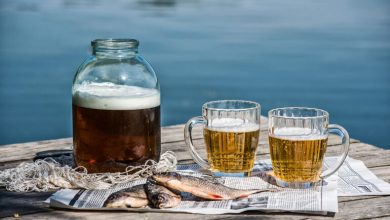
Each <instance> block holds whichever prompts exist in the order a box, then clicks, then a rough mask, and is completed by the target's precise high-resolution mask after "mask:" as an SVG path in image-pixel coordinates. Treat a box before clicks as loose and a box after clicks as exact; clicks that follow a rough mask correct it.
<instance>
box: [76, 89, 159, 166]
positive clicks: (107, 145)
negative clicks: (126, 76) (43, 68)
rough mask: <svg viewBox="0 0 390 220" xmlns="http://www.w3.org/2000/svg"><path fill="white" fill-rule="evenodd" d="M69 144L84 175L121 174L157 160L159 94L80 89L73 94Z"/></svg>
mask: <svg viewBox="0 0 390 220" xmlns="http://www.w3.org/2000/svg"><path fill="white" fill-rule="evenodd" d="M131 94H137V95H135V96H134V95H131ZM73 144H74V158H75V162H76V164H77V165H78V166H84V167H86V168H87V170H88V172H123V171H125V168H126V167H127V166H129V165H141V164H144V163H145V161H146V160H148V159H153V160H156V161H158V159H159V157H160V150H161V147H160V145H161V136H160V94H159V92H158V91H157V90H152V89H150V90H148V89H144V88H139V87H130V86H118V88H115V87H113V86H109V87H107V88H106V86H105V85H98V84H95V85H89V86H85V85H83V86H80V88H78V89H76V92H75V93H74V94H73Z"/></svg>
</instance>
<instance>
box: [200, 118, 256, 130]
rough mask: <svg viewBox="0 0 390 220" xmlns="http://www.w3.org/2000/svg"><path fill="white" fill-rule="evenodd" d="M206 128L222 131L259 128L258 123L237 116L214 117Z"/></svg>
mask: <svg viewBox="0 0 390 220" xmlns="http://www.w3.org/2000/svg"><path fill="white" fill-rule="evenodd" d="M207 128H208V129H209V130H212V131H222V132H249V131H257V130H259V129H260V125H259V124H256V123H253V122H248V120H243V119H239V118H216V119H213V120H211V123H210V124H209V125H208V127H207Z"/></svg>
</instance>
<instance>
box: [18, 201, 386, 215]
mask: <svg viewBox="0 0 390 220" xmlns="http://www.w3.org/2000/svg"><path fill="white" fill-rule="evenodd" d="M389 207H390V199H389V197H388V196H382V197H372V198H367V199H364V200H354V201H346V202H340V203H339V212H338V213H336V214H335V216H316V215H304V214H294V213H278V214H275V213H261V212H249V213H242V214H239V215H238V214H234V215H233V214H228V215H198V214H182V213H164V214H162V213H133V212H88V211H86V212H76V211H59V210H56V211H51V212H43V213H35V214H30V215H27V216H23V218H24V219H37V218H39V219H51V218H83V217H88V218H93V219H95V220H99V219H107V218H118V219H121V218H128V219H159V220H165V219H167V220H172V219H183V220H184V219H206V220H212V219H258V218H261V219H281V218H282V219H327V218H329V219H330V218H332V219H367V218H380V217H388V216H390V209H389Z"/></svg>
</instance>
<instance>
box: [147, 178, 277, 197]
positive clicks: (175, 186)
mask: <svg viewBox="0 0 390 220" xmlns="http://www.w3.org/2000/svg"><path fill="white" fill-rule="evenodd" d="M152 179H153V180H154V181H156V182H157V183H158V184H160V185H163V186H165V187H167V188H169V189H171V190H177V191H181V192H188V193H191V194H193V195H195V196H198V197H200V198H204V199H210V200H229V199H237V198H244V197H247V196H249V195H251V194H254V193H258V192H266V191H274V190H275V189H255V190H240V189H233V188H230V187H227V186H225V185H222V184H220V183H218V182H216V181H210V180H207V179H203V178H199V177H194V176H188V175H180V174H179V173H176V172H168V173H161V174H155V175H153V176H152Z"/></svg>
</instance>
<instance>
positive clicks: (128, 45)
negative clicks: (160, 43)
mask: <svg viewBox="0 0 390 220" xmlns="http://www.w3.org/2000/svg"><path fill="white" fill-rule="evenodd" d="M138 45H139V41H138V40H136V39H113V38H108V39H95V40H93V41H91V46H92V47H93V48H101V49H113V50H118V49H134V48H137V47H138Z"/></svg>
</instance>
